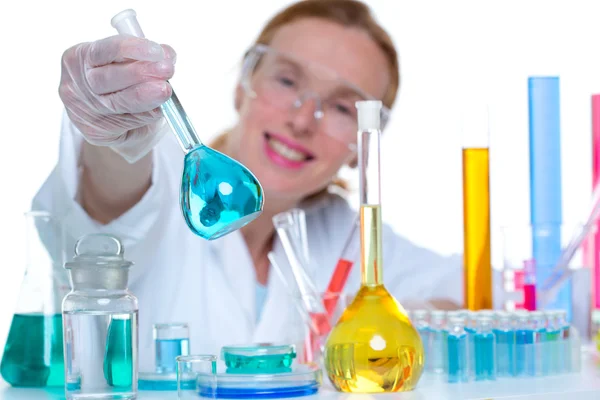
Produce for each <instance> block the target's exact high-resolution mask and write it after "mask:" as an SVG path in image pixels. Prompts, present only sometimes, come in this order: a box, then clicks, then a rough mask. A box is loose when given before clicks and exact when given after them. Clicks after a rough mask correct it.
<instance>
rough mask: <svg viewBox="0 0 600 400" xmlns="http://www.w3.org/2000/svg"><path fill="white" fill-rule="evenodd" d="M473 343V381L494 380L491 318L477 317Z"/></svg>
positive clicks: (494, 354) (493, 345)
mask: <svg viewBox="0 0 600 400" xmlns="http://www.w3.org/2000/svg"><path fill="white" fill-rule="evenodd" d="M474 342H475V380H477V381H481V380H494V379H496V368H495V364H496V351H495V350H496V343H495V342H496V338H495V336H494V331H493V324H492V318H491V317H490V316H488V315H481V316H478V317H477V328H476V332H475V337H474Z"/></svg>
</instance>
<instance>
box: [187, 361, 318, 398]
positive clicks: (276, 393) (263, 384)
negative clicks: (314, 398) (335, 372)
mask: <svg viewBox="0 0 600 400" xmlns="http://www.w3.org/2000/svg"><path fill="white" fill-rule="evenodd" d="M321 384H322V372H321V370H320V369H319V368H318V367H316V366H313V365H307V364H302V365H299V366H298V367H296V368H295V369H294V371H292V372H286V373H275V374H262V373H261V374H230V373H217V374H216V375H215V374H212V373H205V372H200V373H198V375H197V390H198V394H199V395H200V396H201V397H212V398H219V399H260V398H263V399H265V398H271V399H274V398H277V399H280V398H288V397H303V396H310V395H313V394H315V393H317V392H318V391H319V388H320V386H321Z"/></svg>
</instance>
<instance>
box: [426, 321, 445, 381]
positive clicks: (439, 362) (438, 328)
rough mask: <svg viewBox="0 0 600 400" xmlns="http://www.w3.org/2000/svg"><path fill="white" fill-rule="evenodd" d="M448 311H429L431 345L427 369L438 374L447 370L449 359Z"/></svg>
mask: <svg viewBox="0 0 600 400" xmlns="http://www.w3.org/2000/svg"><path fill="white" fill-rule="evenodd" d="M446 322H447V321H446V312H445V311H442V310H432V311H431V312H430V313H429V337H428V339H429V346H428V349H427V350H428V351H429V353H428V359H427V360H426V365H427V371H429V372H433V373H436V374H440V373H443V372H445V371H446V370H447V361H448V355H447V351H448V339H447V336H448V331H447V325H446Z"/></svg>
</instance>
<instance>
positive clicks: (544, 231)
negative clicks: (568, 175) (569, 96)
mask: <svg viewBox="0 0 600 400" xmlns="http://www.w3.org/2000/svg"><path fill="white" fill-rule="evenodd" d="M559 89H560V82H559V78H558V77H530V78H529V80H528V94H529V177H530V211H531V228H532V245H533V259H534V260H535V268H536V269H535V278H536V282H537V284H538V285H541V284H543V283H544V282H545V281H546V279H547V278H548V277H549V276H550V275H551V271H552V269H553V268H554V266H555V264H556V263H557V262H558V259H559V257H560V253H561V224H562V186H561V155H560V90H559ZM546 308H547V309H565V310H567V312H568V314H569V315H568V320H570V317H571V315H570V313H571V281H570V279H569V280H568V281H567V282H565V283H564V285H563V287H562V289H560V291H559V292H558V294H557V296H556V298H555V300H554V301H553V302H551V303H549V304H547V305H546Z"/></svg>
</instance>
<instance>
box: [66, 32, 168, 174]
mask: <svg viewBox="0 0 600 400" xmlns="http://www.w3.org/2000/svg"><path fill="white" fill-rule="evenodd" d="M174 64H175V51H174V50H173V49H172V48H171V47H169V46H166V45H162V46H161V45H159V44H157V43H154V42H151V41H149V40H147V39H142V38H137V37H133V36H125V35H117V36H111V37H108V38H105V39H102V40H98V41H95V42H91V43H81V44H78V45H76V46H73V47H71V48H70V49H68V50H67V51H65V53H64V54H63V56H62V74H61V80H60V87H59V95H60V98H61V100H62V102H63V103H64V105H65V108H66V111H67V114H68V115H69V118H70V119H71V121H72V122H73V123H74V124H75V126H77V128H79V130H80V131H81V133H82V134H83V136H84V137H85V139H86V140H87V141H88V142H89V143H91V144H94V145H97V146H110V147H111V148H112V149H113V150H115V151H116V152H117V153H119V154H120V155H121V156H122V157H123V158H125V159H126V160H127V161H128V162H130V163H133V162H135V161H137V160H139V159H140V158H142V157H143V156H144V155H146V154H147V153H148V152H149V151H150V150H151V149H152V148H153V147H154V145H155V144H156V143H157V142H158V141H159V140H160V138H161V137H162V135H163V134H164V132H166V131H167V129H165V128H166V126H167V123H166V120H165V119H164V118H162V113H161V111H160V108H158V107H159V106H160V105H161V104H162V103H164V102H165V101H166V100H168V99H169V97H170V96H171V87H170V85H169V84H168V82H166V81H167V79H169V78H171V77H172V76H173V73H174Z"/></svg>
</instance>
